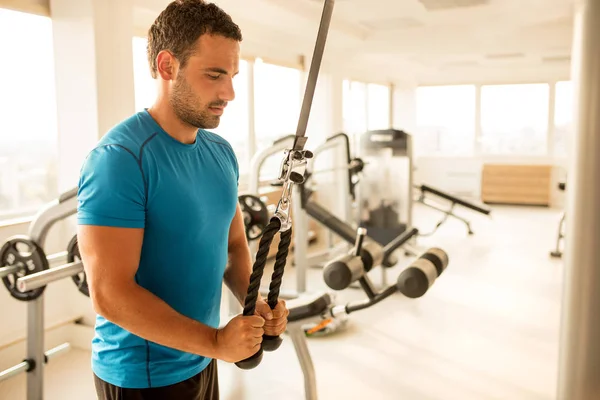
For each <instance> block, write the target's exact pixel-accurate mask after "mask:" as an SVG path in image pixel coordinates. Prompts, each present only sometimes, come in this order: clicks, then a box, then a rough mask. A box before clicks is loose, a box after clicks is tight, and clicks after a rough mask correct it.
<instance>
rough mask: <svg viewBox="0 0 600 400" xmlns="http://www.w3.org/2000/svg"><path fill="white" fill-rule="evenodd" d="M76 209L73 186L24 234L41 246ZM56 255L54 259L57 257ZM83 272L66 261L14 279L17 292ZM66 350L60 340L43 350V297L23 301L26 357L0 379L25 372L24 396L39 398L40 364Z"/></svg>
mask: <svg viewBox="0 0 600 400" xmlns="http://www.w3.org/2000/svg"><path fill="white" fill-rule="evenodd" d="M76 211H77V188H75V189H72V190H70V191H68V192H65V193H64V194H62V195H61V196H60V197H59V198H58V199H57V200H55V201H53V202H51V203H49V204H47V205H46V207H44V208H43V209H41V210H40V211H39V212H38V214H36V216H35V217H34V219H33V221H32V222H31V224H30V226H29V232H28V237H29V239H31V240H32V241H33V242H35V243H36V244H37V245H38V246H39V247H40V248H42V249H43V247H44V243H45V242H46V238H47V235H48V231H49V230H50V228H52V226H53V225H54V224H55V223H56V222H58V221H60V220H63V219H65V218H67V217H69V216H70V215H73V214H75V212H76ZM62 256H64V255H63V254H59V255H58V256H56V257H55V258H57V259H58V258H61V257H62ZM48 259H51V257H48ZM14 268H15V267H3V268H0V277H4V276H6V275H9V274H11V273H13V272H15V271H14ZM81 271H83V265H82V264H81V262H74V263H68V264H65V265H63V266H61V267H56V268H51V269H47V270H45V271H42V272H38V273H36V274H32V275H26V276H24V277H21V278H19V279H17V288H18V290H19V291H21V292H26V291H28V290H33V289H37V288H41V287H43V286H45V285H46V284H47V283H49V282H52V281H54V280H58V279H60V278H62V277H65V276H72V275H75V274H77V273H78V272H81ZM69 349H70V344H69V343H64V344H62V345H60V346H57V347H55V348H53V349H50V350H48V351H47V352H44V296H43V294H42V295H40V296H38V297H37V298H36V299H33V300H30V301H27V358H26V359H25V360H23V362H21V363H19V364H17V365H15V366H14V367H12V368H9V369H7V370H5V371H3V372H0V381H2V380H5V379H8V378H10V377H12V376H15V375H17V374H19V373H21V372H27V399H29V400H39V399H42V398H43V388H44V364H45V363H47V362H48V360H50V359H51V358H53V357H55V356H57V355H60V354H62V353H64V352H66V351H68V350H69Z"/></svg>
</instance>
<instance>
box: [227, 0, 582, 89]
mask: <svg viewBox="0 0 600 400" xmlns="http://www.w3.org/2000/svg"><path fill="white" fill-rule="evenodd" d="M216 2H217V3H219V4H220V5H222V7H223V8H224V9H226V10H227V11H228V12H230V13H231V14H232V15H234V17H238V18H240V19H241V20H242V21H243V22H242V26H243V25H246V26H251V25H253V24H254V25H260V26H261V27H262V28H263V29H266V28H267V27H268V28H269V29H271V30H273V31H274V32H277V35H271V36H270V39H268V40H269V41H271V42H272V43H273V44H275V43H279V42H281V43H282V44H285V45H286V48H289V47H290V46H294V47H296V48H298V49H303V52H304V53H305V54H307V55H310V54H311V53H312V46H313V42H314V38H315V36H316V32H317V27H318V21H319V18H320V13H321V9H322V5H323V0H243V1H242V0H221V1H219V0H216ZM250 3H251V4H252V9H253V10H255V13H253V14H252V15H249V13H248V5H249V4H250ZM573 10H574V4H573V0H337V1H336V3H335V8H334V17H333V20H332V26H331V30H330V37H329V39H328V44H327V46H328V47H327V51H328V52H329V53H330V54H329V55H330V57H329V59H330V60H335V63H336V64H337V65H339V66H340V67H341V68H343V69H344V70H347V71H353V70H355V71H356V73H359V74H360V73H365V72H366V73H367V74H369V75H370V77H371V78H372V79H374V80H394V81H399V80H400V81H401V80H406V81H417V82H420V83H446V82H469V81H473V80H476V81H511V80H519V81H521V80H525V81H530V80H546V79H568V77H569V71H570V54H571V41H572V30H573V14H574V11H573ZM274 36H280V37H274Z"/></svg>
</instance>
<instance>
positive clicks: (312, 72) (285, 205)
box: [236, 0, 335, 369]
mask: <svg viewBox="0 0 600 400" xmlns="http://www.w3.org/2000/svg"><path fill="white" fill-rule="evenodd" d="M334 2H335V0H325V3H324V5H323V13H322V15H321V22H320V24H319V31H318V33H317V40H316V42H315V49H314V53H313V57H312V60H311V63H310V69H309V72H308V79H307V81H306V90H305V92H304V99H303V100H302V108H301V110H300V118H299V119H298V127H297V130H296V137H295V139H294V145H293V148H292V149H288V150H286V151H285V157H284V158H283V160H282V162H281V170H280V173H279V180H281V181H283V192H282V193H281V199H280V200H279V203H278V204H277V209H276V211H275V214H274V215H273V217H272V218H271V220H270V222H269V224H268V225H267V227H266V228H265V230H264V233H263V236H262V238H261V239H260V243H259V247H258V251H257V253H256V261H255V262H254V266H253V267H252V274H251V276H250V284H249V286H248V294H247V295H246V299H245V305H244V313H243V314H244V315H245V316H250V315H253V314H254V312H255V311H256V300H257V299H258V291H259V288H260V283H261V279H262V275H263V272H264V270H265V265H266V263H267V256H268V254H269V249H270V248H271V243H272V242H273V238H274V237H275V234H276V233H277V231H279V232H281V235H280V236H281V237H280V242H279V249H278V251H277V255H276V257H275V268H274V271H273V276H272V277H271V284H270V285H269V295H268V298H267V303H268V304H269V306H270V307H271V309H273V308H275V306H276V305H277V302H278V301H279V289H280V288H281V282H282V278H283V272H284V269H285V264H286V261H287V255H288V250H289V247H290V243H291V241H292V240H291V239H292V223H291V219H290V211H291V203H292V201H291V197H292V189H293V186H294V184H301V183H304V178H305V172H306V164H307V159H309V158H312V157H313V154H312V153H311V152H310V151H308V150H304V145H305V144H306V141H307V138H306V128H307V126H308V120H309V117H310V109H311V106H312V101H313V97H314V94H315V90H316V88H317V80H318V77H319V69H320V67H321V61H322V60H323V53H324V51H325V43H326V41H327V34H328V32H329V25H330V23H331V16H332V14H333V5H334ZM280 344H281V338H279V337H278V336H275V337H272V336H263V341H262V343H261V346H260V349H259V350H258V351H257V352H256V353H255V354H254V355H252V356H251V357H249V358H247V359H245V360H242V361H239V362H237V363H236V365H237V366H238V367H240V368H242V369H252V368H255V367H256V366H258V364H260V362H261V360H262V354H263V350H266V351H272V350H276V349H277V348H278V347H279V345H280Z"/></svg>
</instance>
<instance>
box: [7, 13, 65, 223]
mask: <svg viewBox="0 0 600 400" xmlns="http://www.w3.org/2000/svg"><path fill="white" fill-rule="evenodd" d="M0 49H2V54H3V55H4V56H5V58H4V59H3V62H0V76H1V77H2V80H1V83H0V110H1V111H0V219H6V218H10V217H17V216H24V215H26V214H32V213H34V212H35V211H36V209H37V208H39V207H40V206H41V205H43V204H44V203H46V202H48V201H51V200H53V199H55V198H56V197H57V196H58V183H57V182H58V180H57V169H58V168H57V166H58V165H57V164H58V134H57V131H58V129H57V120H56V118H57V117H56V94H55V84H54V82H55V76H54V54H53V51H54V50H53V44H52V22H51V20H50V18H47V17H41V16H37V15H31V14H25V13H20V12H15V11H10V10H4V9H0Z"/></svg>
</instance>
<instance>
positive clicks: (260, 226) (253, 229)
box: [238, 194, 269, 242]
mask: <svg viewBox="0 0 600 400" xmlns="http://www.w3.org/2000/svg"><path fill="white" fill-rule="evenodd" d="M238 202H239V203H240V207H241V209H242V215H243V216H244V225H245V227H246V239H248V241H249V242H251V241H253V240H257V239H258V238H260V237H261V236H262V234H263V232H264V230H265V228H266V227H267V225H268V224H269V211H268V210H267V206H266V204H265V203H263V202H262V200H261V199H260V198H258V197H257V196H254V195H251V194H243V195H241V196H239V197H238Z"/></svg>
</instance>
